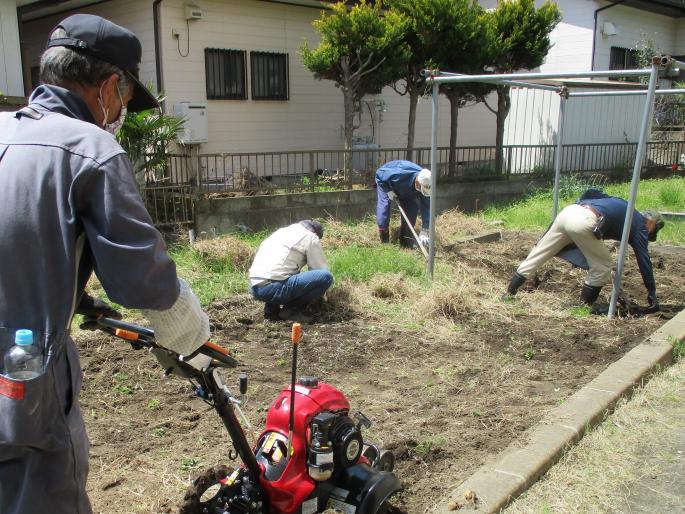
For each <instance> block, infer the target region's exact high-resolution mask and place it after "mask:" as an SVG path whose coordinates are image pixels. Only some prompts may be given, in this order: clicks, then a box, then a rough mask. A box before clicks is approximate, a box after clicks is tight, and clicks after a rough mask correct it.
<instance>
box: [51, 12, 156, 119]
mask: <svg viewBox="0 0 685 514" xmlns="http://www.w3.org/2000/svg"><path fill="white" fill-rule="evenodd" d="M58 28H61V29H63V30H64V31H65V32H66V35H65V36H64V37H61V38H57V39H52V40H50V41H48V45H47V47H48V48H51V47H55V46H66V47H68V48H71V49H73V50H76V51H77V52H83V53H85V54H88V55H91V56H93V57H96V58H98V59H100V60H102V61H105V62H107V63H109V64H113V65H114V66H116V67H117V68H119V69H120V70H122V71H123V72H124V73H126V75H127V76H128V78H130V79H131V80H132V81H133V83H134V91H133V98H132V99H131V101H130V102H129V103H128V110H129V111H131V112H139V111H144V110H146V109H153V108H157V107H159V104H158V103H157V100H156V99H155V97H154V96H153V95H152V93H150V91H148V89H147V88H146V87H145V86H144V85H143V84H142V83H141V82H140V80H139V79H138V65H139V64H140V58H141V56H142V48H141V46H140V41H139V40H138V38H137V37H136V35H135V34H134V33H133V32H131V31H130V30H128V29H125V28H124V27H120V26H119V25H116V24H115V23H112V22H111V21H109V20H106V19H104V18H101V17H100V16H94V15H92V14H74V15H72V16H69V17H68V18H65V19H64V20H62V21H61V22H60V23H58V24H57V25H56V26H55V28H54V29H52V30H51V31H50V33H52V32H54V31H55V30H56V29H58Z"/></svg>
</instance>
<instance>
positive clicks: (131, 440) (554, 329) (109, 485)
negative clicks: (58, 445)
mask: <svg viewBox="0 0 685 514" xmlns="http://www.w3.org/2000/svg"><path fill="white" fill-rule="evenodd" d="M535 240H536V236H534V235H530V234H525V233H505V235H504V239H503V240H502V241H498V242H493V243H486V244H469V245H458V246H456V247H455V248H454V249H453V250H452V251H449V252H447V251H444V250H443V252H442V254H441V256H440V259H441V262H442V263H444V265H445V266H448V265H449V266H451V267H452V268H453V269H454V270H456V271H455V276H456V277H463V280H461V279H458V280H450V281H447V282H442V283H439V284H436V287H435V288H434V290H433V291H431V292H429V293H421V294H420V295H418V294H416V293H415V291H413V290H412V288H411V287H408V286H407V284H404V283H403V279H402V277H398V276H396V275H390V276H388V277H386V278H385V279H384V280H381V279H378V280H374V281H371V283H369V284H363V285H358V286H354V285H352V284H350V283H346V284H338V285H337V286H336V287H337V289H336V290H334V291H333V292H332V294H331V299H330V300H331V301H330V302H329V304H328V306H327V308H326V310H325V312H324V313H323V315H322V316H321V317H320V318H319V320H318V322H317V323H316V324H312V325H308V326H305V327H304V338H303V342H302V343H301V346H300V360H299V362H300V366H299V370H300V374H308V375H316V376H318V377H319V378H320V379H322V380H325V381H326V382H328V383H330V384H332V385H334V386H336V387H338V388H339V389H341V390H342V391H344V392H345V393H346V394H347V395H348V397H349V399H350V403H351V404H352V408H353V410H361V411H363V412H364V413H365V414H366V415H367V416H368V417H369V418H371V419H372V420H374V422H375V424H374V426H373V427H371V429H369V430H367V431H366V432H365V438H366V439H369V440H371V441H374V442H376V443H379V444H381V445H383V446H385V447H387V448H390V449H392V450H394V452H395V455H396V457H397V460H398V464H397V467H396V473H397V475H398V477H399V478H400V479H401V481H402V483H403V485H404V490H403V492H402V493H401V494H400V495H399V496H397V497H396V498H395V500H394V504H395V506H396V507H397V509H398V510H399V512H404V513H407V514H419V513H421V512H423V511H424V508H425V507H426V506H429V505H431V503H432V502H434V501H435V500H437V499H438V498H439V497H440V496H441V495H442V494H443V493H444V492H445V491H446V489H447V488H449V487H454V486H455V485H456V484H457V483H459V482H460V481H461V480H463V479H464V478H465V477H467V476H468V475H469V474H470V473H471V472H473V471H474V470H475V469H476V468H477V467H478V466H479V465H481V464H482V463H483V462H484V460H485V459H486V458H487V457H488V456H489V455H491V454H493V453H496V452H498V451H500V450H501V449H503V448H504V447H506V446H507V445H508V444H509V443H510V442H511V441H512V440H513V439H515V438H517V437H518V436H519V434H521V432H522V431H524V430H525V429H527V428H528V427H530V426H531V425H533V424H534V423H536V422H537V421H538V420H539V419H540V418H541V417H542V416H543V414H544V413H545V412H546V411H547V410H549V409H550V408H551V407H553V406H555V405H557V404H558V403H560V402H563V401H564V399H565V398H567V397H568V396H569V395H571V394H572V393H573V392H574V391H576V390H577V389H578V388H580V387H582V386H583V385H584V384H586V383H587V382H588V381H590V380H591V379H592V378H594V377H595V376H596V375H597V374H598V373H599V372H601V371H602V370H603V369H604V368H606V366H607V365H608V364H610V363H611V362H614V361H615V360H617V359H618V358H620V357H621V356H622V355H623V354H624V353H625V352H626V351H628V350H629V349H630V348H632V347H633V346H634V345H636V344H637V343H639V342H640V341H641V340H642V339H643V338H644V337H645V336H646V335H648V334H649V333H651V332H653V331H654V330H655V329H656V328H657V327H658V326H659V325H661V324H662V323H663V322H664V321H665V319H666V318H668V317H670V316H672V314H673V313H675V312H676V311H678V310H680V309H681V308H682V305H680V304H681V303H682V301H683V298H684V297H685V294H684V293H685V264H683V259H682V256H680V255H670V254H664V255H663V256H655V257H654V263H655V274H656V280H657V285H658V291H659V296H660V299H661V301H662V305H663V307H664V312H663V313H662V314H656V315H649V316H643V317H628V318H624V319H619V320H613V321H611V320H607V319H606V318H605V317H599V316H582V315H578V314H574V313H576V311H575V310H573V308H572V306H573V305H574V304H575V302H576V298H577V296H578V293H579V290H580V287H581V284H582V280H583V277H584V273H582V272H580V271H578V270H570V269H569V267H568V265H567V264H565V263H563V262H561V261H555V262H552V263H550V264H548V265H547V266H546V267H545V268H544V269H543V270H542V272H541V273H540V275H539V277H538V278H537V279H535V280H530V281H529V282H528V283H527V285H526V286H525V287H524V288H523V289H522V291H521V293H520V294H519V295H518V297H517V299H516V300H515V301H513V302H501V301H500V300H499V294H500V293H501V291H503V290H504V288H505V286H506V283H507V281H508V279H509V278H510V276H511V274H512V272H513V270H514V269H515V266H516V264H517V263H518V262H519V261H520V260H521V259H522V258H524V257H525V255H526V253H527V251H528V250H529V249H530V248H531V247H532V245H533V244H534V242H535ZM625 288H626V291H627V293H628V294H629V295H630V296H631V297H633V298H635V299H637V301H638V303H640V304H642V305H644V304H645V297H646V293H645V291H644V287H643V286H642V281H641V278H640V275H639V272H638V271H637V267H636V265H635V262H634V259H633V258H632V254H631V258H630V260H629V261H628V264H627V277H626V281H625ZM607 289H608V288H607ZM359 291H362V292H365V293H364V294H365V295H366V296H364V298H362V299H360V298H359V297H358V295H360V294H361V293H360V292H359ZM368 298H373V301H376V302H387V304H388V308H391V307H392V306H393V305H394V304H395V303H397V305H398V309H404V310H405V311H406V312H407V313H408V317H407V318H406V320H407V321H402V319H401V318H394V321H391V320H390V318H389V317H387V316H384V315H382V314H379V311H378V310H370V309H368V310H367V309H364V308H363V301H362V300H364V301H366V300H365V299H367V300H368ZM607 298H608V291H605V292H604V293H603V300H604V301H607ZM343 307H344V308H343ZM261 312H262V311H261V304H258V303H257V302H255V301H253V300H252V299H251V297H249V295H247V294H244V295H236V296H235V297H233V298H229V299H226V300H223V301H220V302H215V303H214V304H213V305H211V307H210V308H209V313H210V317H211V320H212V323H213V332H214V334H213V340H214V341H216V342H220V343H222V344H224V345H226V346H228V347H231V348H233V349H234V351H235V354H236V356H237V357H238V358H239V359H240V360H241V362H242V363H243V364H242V367H241V369H240V370H241V371H246V372H247V373H248V374H249V377H250V386H249V402H248V404H247V407H246V412H247V414H248V416H249V418H250V420H251V422H252V424H253V427H254V428H255V430H256V431H257V430H259V429H260V428H261V426H262V424H263V421H264V417H265V413H266V410H267V409H268V407H269V405H270V402H271V401H272V400H273V399H274V398H275V397H276V396H277V394H278V392H279V391H280V390H281V389H282V388H283V387H285V385H286V384H287V383H288V382H289V369H290V366H289V363H290V344H289V334H290V328H289V325H288V324H287V323H274V322H264V321H263V319H262V316H261ZM413 312H415V313H416V321H417V322H419V321H420V322H422V323H413V322H411V320H412V317H411V313H413ZM576 316H578V317H576ZM398 319H400V321H398ZM75 339H76V340H77V344H78V346H79V349H80V352H81V356H82V364H83V368H84V374H85V381H84V389H83V392H82V395H81V405H82V408H83V413H84V417H85V418H86V424H87V425H88V431H89V434H90V439H91V443H92V447H91V472H90V481H89V490H90V495H91V499H92V502H93V506H94V510H95V512H102V513H107V514H109V513H149V512H155V513H157V512H175V511H176V506H177V504H178V502H179V501H180V499H181V498H182V496H183V491H184V490H185V488H186V487H187V486H188V485H189V483H190V481H191V479H192V477H193V476H194V475H195V474H196V473H198V472H199V471H201V470H204V469H206V468H209V467H213V466H215V465H217V464H227V465H229V466H232V465H234V464H235V465H237V463H236V462H230V461H229V454H230V450H231V445H230V441H229V439H228V435H227V433H226V431H225V429H224V428H223V427H222V425H221V424H220V421H219V419H218V418H217V417H216V416H215V415H214V413H213V412H212V411H210V410H208V407H207V406H206V405H205V404H204V403H202V402H200V401H198V400H196V399H193V397H192V391H191V388H190V385H189V384H187V383H184V382H183V381H181V380H179V379H176V378H163V377H162V376H161V371H160V368H159V367H158V366H157V365H156V362H155V361H154V359H153V358H152V357H151V356H149V355H148V354H145V353H143V352H135V351H133V350H131V349H130V348H127V347H126V345H125V344H124V343H123V342H119V341H115V340H112V339H110V338H107V337H106V336H104V335H102V334H100V333H88V332H78V331H77V333H76V335H75ZM237 377H238V371H236V372H234V373H232V374H231V375H230V376H229V377H228V383H229V384H235V387H236V388H237Z"/></svg>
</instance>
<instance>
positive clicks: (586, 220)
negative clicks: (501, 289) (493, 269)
mask: <svg viewBox="0 0 685 514" xmlns="http://www.w3.org/2000/svg"><path fill="white" fill-rule="evenodd" d="M596 223H597V216H596V215H595V214H594V213H593V212H592V211H591V210H589V209H586V208H585V207H581V206H580V205H577V204H573V205H569V206H568V207H566V208H565V209H563V210H562V211H561V212H560V213H559V214H558V215H557V217H556V219H555V220H554V223H552V226H551V227H550V229H549V230H548V231H547V233H546V234H545V235H544V236H542V239H540V241H538V244H536V245H535V246H534V247H533V249H532V250H531V251H530V253H529V254H528V257H526V259H525V260H524V261H523V262H522V263H521V264H520V265H519V267H518V269H517V270H516V271H517V272H518V273H519V274H520V275H523V276H524V277H526V278H528V277H529V276H530V275H532V274H533V273H535V271H537V269H538V268H539V267H540V266H542V265H543V264H544V263H545V262H547V261H548V260H549V259H551V258H552V257H554V256H555V255H556V254H557V253H559V251H560V250H561V249H562V248H563V247H565V246H566V245H568V244H570V243H575V244H576V245H577V246H578V248H580V251H581V252H583V255H585V258H586V259H587V262H588V264H589V265H590V270H589V271H588V274H587V278H586V279H585V283H586V284H587V285H589V286H596V287H600V286H603V285H604V284H606V283H607V282H609V280H610V278H611V254H610V253H609V249H608V248H607V247H606V245H605V244H604V241H602V240H601V239H597V238H596V237H595V236H594V235H593V233H592V229H593V228H594V226H595V224H596Z"/></svg>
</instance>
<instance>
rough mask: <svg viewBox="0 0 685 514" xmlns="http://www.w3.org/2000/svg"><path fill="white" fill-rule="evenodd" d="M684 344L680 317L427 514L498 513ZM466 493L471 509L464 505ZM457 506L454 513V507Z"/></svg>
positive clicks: (682, 316)
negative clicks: (472, 495) (472, 496)
mask: <svg viewBox="0 0 685 514" xmlns="http://www.w3.org/2000/svg"><path fill="white" fill-rule="evenodd" d="M674 337H675V338H676V339H680V340H683V339H685V311H681V312H680V313H678V315H676V316H675V317H674V318H673V319H671V320H670V321H668V322H666V323H665V324H664V325H663V326H662V327H661V328H659V330H657V331H656V332H654V333H653V334H652V335H651V336H649V337H648V338H647V339H645V340H644V341H643V342H642V343H641V344H639V345H638V346H636V347H635V348H633V349H632V350H631V351H629V352H628V353H627V354H625V355H624V356H623V357H622V358H621V359H619V360H618V361H616V362H614V363H613V364H611V365H610V366H609V367H608V368H607V369H606V370H605V371H604V372H602V373H601V374H600V375H599V376H598V377H597V378H595V379H594V380H593V381H591V382H590V383H589V384H588V385H586V386H585V387H583V388H582V389H581V390H580V391H578V392H577V393H575V394H574V395H573V396H571V397H570V398H569V399H568V400H567V401H566V402H564V403H563V404H562V405H560V406H559V407H556V408H554V409H553V410H552V411H550V412H549V414H547V416H546V417H545V418H543V420H542V421H541V422H540V423H539V424H538V425H536V426H534V427H531V428H530V429H528V430H527V431H526V432H525V433H524V434H523V436H522V437H521V438H520V439H519V440H518V441H516V442H514V443H512V444H511V445H509V447H507V448H506V449H505V450H503V451H502V452H501V453H500V454H499V455H497V456H496V457H494V459H493V460H492V461H491V462H486V463H485V464H484V465H483V466H481V468H480V469H478V470H477V471H476V472H475V473H474V474H473V475H472V476H471V477H469V478H468V479H466V480H465V481H464V482H462V483H461V484H460V485H459V486H458V487H457V488H455V489H454V490H452V491H451V492H450V493H449V494H448V495H446V496H445V497H444V498H442V499H441V500H440V501H438V502H436V504H435V506H434V507H432V510H428V509H427V512H430V513H431V514H447V513H450V512H454V511H455V510H457V508H458V512H459V513H464V512H480V513H485V512H498V511H500V510H501V509H503V508H504V507H506V506H507V505H508V503H509V502H510V501H511V500H513V499H514V498H515V497H516V496H518V495H519V494H521V493H522V492H524V491H525V490H526V489H527V488H528V487H530V486H531V485H532V484H533V483H534V482H535V481H536V480H537V479H538V478H540V476H542V475H543V474H544V473H545V472H546V471H547V470H548V469H549V468H550V467H552V466H553V465H554V464H555V463H556V462H557V461H558V460H559V459H560V458H561V456H562V455H563V453H564V451H565V450H566V448H567V447H568V446H569V445H572V444H574V443H576V442H578V440H580V439H581V438H582V437H583V435H584V434H585V432H587V431H588V430H589V429H591V428H592V427H594V426H595V425H597V424H598V423H600V422H601V421H602V420H603V419H604V417H605V416H606V414H607V412H608V411H611V410H613V408H614V406H615V405H616V403H617V402H618V400H620V399H621V398H622V397H624V396H629V395H630V394H632V392H633V390H634V389H635V388H636V387H638V386H640V385H641V384H642V383H643V382H644V380H646V379H648V378H649V376H650V375H651V374H653V373H654V372H655V371H657V370H658V369H659V368H660V367H662V366H665V365H667V364H669V363H670V362H671V361H672V360H673V347H672V344H671V341H672V338H674ZM467 491H472V492H474V493H475V495H476V501H475V503H474V502H473V501H469V500H467V499H465V495H464V493H465V492H467ZM455 503H457V504H459V507H458V506H457V505H456V504H455Z"/></svg>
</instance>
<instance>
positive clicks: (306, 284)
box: [250, 269, 333, 308]
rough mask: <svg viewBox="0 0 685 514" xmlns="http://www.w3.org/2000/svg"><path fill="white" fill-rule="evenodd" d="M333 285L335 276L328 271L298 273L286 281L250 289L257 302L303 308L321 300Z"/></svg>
mask: <svg viewBox="0 0 685 514" xmlns="http://www.w3.org/2000/svg"><path fill="white" fill-rule="evenodd" d="M331 284H333V275H332V274H331V272H330V271H327V270H319V269H317V270H312V271H303V272H301V273H297V274H295V275H293V276H291V277H288V278H287V279H286V280H281V281H274V282H271V283H270V284H267V285H265V286H262V287H257V288H255V287H250V293H252V296H254V297H255V298H256V299H257V300H260V301H262V302H266V303H267V304H272V305H283V306H284V307H294V308H302V307H305V306H306V305H307V304H308V303H310V302H312V301H314V300H316V299H317V298H321V297H322V296H323V295H324V293H325V292H326V291H327V290H328V288H329V287H331Z"/></svg>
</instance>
